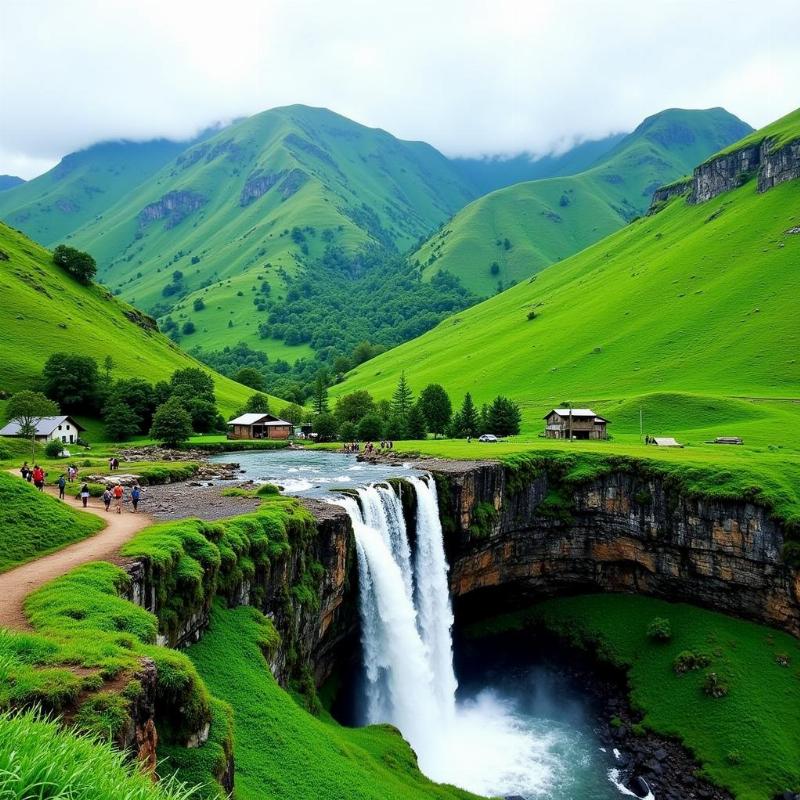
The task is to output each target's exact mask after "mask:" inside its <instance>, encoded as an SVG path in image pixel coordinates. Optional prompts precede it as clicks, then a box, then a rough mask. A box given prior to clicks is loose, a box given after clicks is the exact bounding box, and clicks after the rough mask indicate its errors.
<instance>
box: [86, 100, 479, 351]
mask: <svg viewBox="0 0 800 800" xmlns="http://www.w3.org/2000/svg"><path fill="white" fill-rule="evenodd" d="M473 196H474V192H473V190H472V189H471V187H470V186H469V185H468V183H467V182H466V181H465V180H464V179H463V178H462V177H461V175H460V174H459V172H458V171H457V170H456V169H455V168H454V167H453V166H452V165H451V164H450V162H449V161H448V160H447V159H446V158H445V157H444V156H443V155H441V154H440V153H439V152H438V151H436V150H434V149H433V148H432V147H430V146H429V145H426V144H424V143H421V142H404V141H400V140H398V139H395V138H394V137H393V136H391V135H390V134H388V133H386V132H385V131H381V130H377V129H371V128H366V127H364V126H362V125H358V124H356V123H354V122H352V121H350V120H348V119H345V118H344V117H341V116H339V115H337V114H334V113H333V112H330V111H327V110H325V109H316V108H309V107H306V106H289V107H286V108H278V109H274V110H271V111H265V112H263V113H262V114H258V115H256V116H254V117H250V118H248V119H245V120H243V121H241V122H239V123H236V124H234V125H232V126H230V127H229V128H227V129H225V130H223V131H222V132H220V133H219V134H217V135H216V136H214V137H212V138H210V139H208V140H207V141H205V142H203V143H201V144H198V145H196V146H194V147H192V148H189V149H188V150H187V151H185V152H184V153H182V154H181V155H180V156H178V157H177V158H176V159H174V160H173V161H172V162H171V163H169V164H168V165H167V166H165V167H164V168H163V169H162V170H161V171H160V172H158V173H157V174H156V175H154V176H153V177H152V178H151V179H150V180H148V181H147V182H146V183H144V184H143V185H142V186H140V187H139V188H138V189H136V190H135V191H133V192H130V193H128V194H127V195H126V196H125V198H124V199H123V200H121V201H120V202H119V203H117V204H116V205H114V206H113V207H112V208H108V209H106V210H105V211H104V213H103V217H102V219H100V220H94V221H91V222H89V223H88V224H87V225H85V226H84V227H82V228H81V229H79V230H78V231H77V232H76V233H75V234H74V236H73V237H72V242H73V244H75V245H76V246H78V247H81V248H83V249H86V250H89V251H90V252H91V253H92V254H93V255H94V256H95V258H97V260H98V264H99V266H100V273H99V274H100V277H101V279H102V280H103V282H104V283H106V284H107V285H108V286H110V287H111V288H112V289H113V290H114V291H115V292H116V291H119V292H121V294H122V296H123V297H124V298H125V299H127V300H129V301H130V302H135V303H136V305H137V306H139V307H141V308H144V309H146V310H148V311H152V312H154V313H156V314H159V315H162V316H163V315H164V314H165V313H167V312H169V311H171V310H172V309H173V307H174V306H175V305H176V303H177V304H178V306H179V307H178V309H177V310H176V312H175V314H174V316H175V317H176V319H177V321H178V322H179V324H181V325H182V324H183V322H184V321H186V320H187V319H191V320H192V321H193V322H194V323H195V326H196V330H195V332H194V333H193V334H191V335H187V336H186V337H185V339H184V346H185V347H187V348H188V347H197V346H200V347H203V348H206V349H218V348H220V347H222V346H224V345H228V344H235V343H236V342H239V341H242V340H244V341H247V342H248V343H249V344H251V345H252V346H254V347H259V348H261V349H263V350H266V351H267V352H269V353H270V355H272V354H277V355H280V356H283V357H286V356H289V355H292V352H291V351H290V350H289V349H288V348H285V349H283V350H281V351H276V350H275V347H274V342H273V343H269V342H264V341H260V340H259V339H258V334H257V328H258V323H259V321H260V318H259V314H258V312H256V310H255V309H254V302H253V301H254V298H255V296H256V295H255V294H254V293H256V292H260V291H261V290H262V286H263V285H264V284H265V283H266V284H268V285H269V287H270V289H271V294H272V296H273V298H277V297H283V296H285V293H286V282H285V277H284V276H285V275H295V274H298V273H299V272H302V271H304V270H306V269H307V268H311V267H313V264H314V263H315V262H316V260H318V259H319V258H320V257H321V256H322V254H323V253H324V251H325V250H326V248H327V247H328V246H334V247H339V248H341V249H343V250H344V251H345V252H348V253H354V252H356V251H357V250H359V249H360V248H362V247H363V246H364V245H369V244H371V245H380V246H383V247H389V248H397V249H399V250H405V249H407V248H409V247H410V246H411V245H412V244H413V243H415V242H416V241H417V240H419V239H420V237H422V236H425V235H428V234H429V233H430V232H431V231H432V230H433V229H434V228H435V227H436V226H437V225H438V224H439V223H441V222H442V221H443V220H445V219H447V218H448V217H449V216H451V215H452V214H453V213H454V212H455V211H456V210H458V209H459V208H461V207H462V206H463V205H464V204H465V203H466V202H468V201H469V200H470V199H471V198H472V197H473ZM176 271H177V272H179V273H181V274H182V277H181V278H180V279H179V280H178V281H177V282H176V281H175V280H174V277H173V276H174V273H175V272H176ZM168 286H170V287H172V288H165V287H168ZM197 298H202V299H203V301H204V304H205V309H204V310H203V311H202V312H196V311H195V310H194V300H195V299H197ZM262 317H263V315H262ZM281 347H285V346H283V345H281ZM307 352H308V351H307V349H305V350H304V349H302V348H300V349H298V350H295V351H294V354H296V355H305V354H306V353H307Z"/></svg>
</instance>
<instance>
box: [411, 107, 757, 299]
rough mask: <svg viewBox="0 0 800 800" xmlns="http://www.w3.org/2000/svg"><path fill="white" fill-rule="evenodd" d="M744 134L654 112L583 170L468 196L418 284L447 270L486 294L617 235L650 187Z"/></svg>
mask: <svg viewBox="0 0 800 800" xmlns="http://www.w3.org/2000/svg"><path fill="white" fill-rule="evenodd" d="M749 130H750V127H749V126H748V125H746V124H745V123H744V122H742V121H741V120H739V119H737V118H736V117H734V116H733V115H731V114H729V113H728V112H727V111H725V110H724V109H721V108H713V109H708V110H705V111H686V110H682V109H669V110H667V111H663V112H661V113H660V114H656V115H654V116H652V117H648V118H647V119H646V120H645V121H644V122H643V123H642V124H641V125H639V127H638V128H637V129H636V130H635V131H634V132H633V133H631V134H630V135H629V136H627V137H625V138H624V139H623V140H622V141H621V142H620V143H619V144H618V145H617V146H616V147H615V148H614V149H613V150H612V151H611V152H610V153H608V154H607V155H606V156H605V157H604V158H603V159H602V160H601V161H600V162H599V163H598V164H596V165H595V166H594V167H592V168H591V169H589V170H587V171H585V172H582V173H579V174H577V175H571V176H568V177H559V178H550V179H545V180H538V181H531V182H525V183H520V184H517V185H515V186H511V187H508V188H506V189H501V190H499V191H496V192H493V193H491V194H489V195H486V196H484V197H481V198H479V199H478V200H475V201H474V202H473V203H471V204H470V205H468V206H467V207H466V208H464V209H463V210H462V211H461V212H459V213H458V214H457V215H456V216H455V217H454V218H453V219H452V220H451V221H450V222H449V223H448V224H447V225H446V226H444V227H443V228H442V230H441V231H439V232H438V233H437V234H436V235H434V236H433V237H432V238H431V239H429V240H428V241H427V242H426V243H425V244H424V245H423V246H422V247H421V248H420V249H419V251H418V252H417V253H416V254H415V256H414V258H415V259H417V260H419V263H420V265H421V266H422V268H423V276H425V277H426V278H430V277H431V276H432V275H433V274H435V273H436V272H437V271H439V270H448V271H449V272H452V273H453V274H454V275H457V276H458V277H460V278H461V280H462V283H464V285H465V286H467V288H469V289H472V290H473V291H474V292H476V293H477V294H479V295H482V296H488V295H491V294H493V293H494V292H495V291H496V290H497V288H498V285H500V286H502V287H504V288H505V287H508V286H509V285H510V284H511V283H512V282H515V281H519V280H522V279H524V278H527V277H529V276H530V275H533V274H534V273H536V272H538V271H540V270H541V269H543V268H544V267H545V266H547V265H548V264H552V263H553V262H555V261H559V260H561V259H564V258H567V257H568V256H570V255H572V254H573V253H576V252H578V251H579V250H581V249H583V248H584V247H586V246H587V245H590V244H592V243H593V242H596V241H599V240H600V239H602V238H603V237H604V236H606V235H608V234H609V233H611V232H613V231H616V230H618V229H619V228H621V227H622V226H623V225H625V224H626V223H627V222H628V221H629V220H631V219H632V218H634V217H636V216H638V215H640V214H642V213H643V212H644V211H645V210H646V209H647V208H648V206H649V204H650V198H651V196H652V193H653V191H654V190H655V189H656V188H657V187H658V186H660V185H662V184H664V183H668V182H670V181H672V180H674V179H675V178H678V177H679V176H681V175H684V174H686V173H687V172H689V171H691V169H692V168H693V167H694V166H695V165H696V164H697V163H699V162H700V161H702V160H703V159H704V158H706V157H707V156H708V155H710V154H711V153H714V152H716V151H717V150H719V149H720V148H721V147H724V146H726V145H728V144H730V143H731V142H734V141H736V140H737V139H739V138H741V137H742V136H744V135H745V134H746V133H747V132H748V131H749ZM493 264H496V267H493V266H492V265H493Z"/></svg>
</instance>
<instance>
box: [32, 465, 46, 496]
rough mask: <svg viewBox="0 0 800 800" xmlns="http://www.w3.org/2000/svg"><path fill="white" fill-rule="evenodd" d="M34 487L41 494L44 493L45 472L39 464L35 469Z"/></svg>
mask: <svg viewBox="0 0 800 800" xmlns="http://www.w3.org/2000/svg"><path fill="white" fill-rule="evenodd" d="M33 485H34V486H35V487H36V488H37V489H38V490H39V491H40V492H41V491H44V470H43V469H42V468H41V467H40V466H39V465H38V464H36V465H35V466H34V468H33Z"/></svg>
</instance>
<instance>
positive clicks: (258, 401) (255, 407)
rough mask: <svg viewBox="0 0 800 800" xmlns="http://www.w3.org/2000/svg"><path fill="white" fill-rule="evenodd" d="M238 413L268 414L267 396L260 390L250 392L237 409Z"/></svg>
mask: <svg viewBox="0 0 800 800" xmlns="http://www.w3.org/2000/svg"><path fill="white" fill-rule="evenodd" d="M239 414H269V397H267V396H266V395H265V394H261V392H256V393H255V394H251V395H250V397H248V398H247V402H246V403H245V404H244V405H243V406H242V408H240V409H239Z"/></svg>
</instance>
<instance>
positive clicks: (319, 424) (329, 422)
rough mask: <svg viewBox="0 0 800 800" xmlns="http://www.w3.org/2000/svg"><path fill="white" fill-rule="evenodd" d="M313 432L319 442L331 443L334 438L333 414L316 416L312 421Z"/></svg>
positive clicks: (334, 423) (334, 420)
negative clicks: (315, 433)
mask: <svg viewBox="0 0 800 800" xmlns="http://www.w3.org/2000/svg"><path fill="white" fill-rule="evenodd" d="M314 430H315V431H316V432H317V434H318V436H319V440H320V441H321V442H332V441H333V440H334V439H335V438H336V417H334V416H333V414H328V413H324V414H318V415H317V417H316V419H315V420H314Z"/></svg>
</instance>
